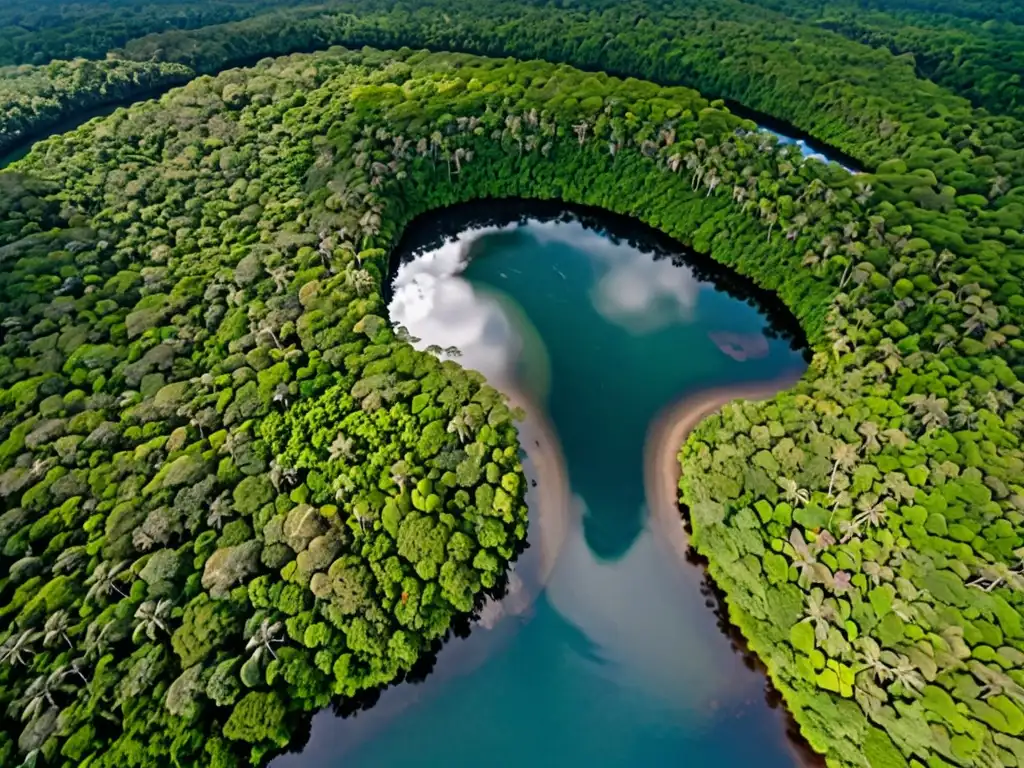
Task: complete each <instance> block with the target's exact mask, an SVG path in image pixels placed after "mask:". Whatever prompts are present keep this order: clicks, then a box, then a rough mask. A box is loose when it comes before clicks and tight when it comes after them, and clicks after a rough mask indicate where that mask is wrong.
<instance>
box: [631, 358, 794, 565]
mask: <svg viewBox="0 0 1024 768" xmlns="http://www.w3.org/2000/svg"><path fill="white" fill-rule="evenodd" d="M805 372H806V370H805V369H800V371H799V372H797V371H790V372H788V373H784V374H782V375H781V376H778V377H776V378H774V379H770V380H768V381H760V382H754V383H750V384H737V385H732V386H729V385H727V386H722V387H714V388H712V389H705V390H702V391H699V392H696V393H694V394H691V395H686V396H685V397H683V398H682V399H681V400H678V401H677V402H675V403H674V404H672V405H670V406H668V407H667V408H664V409H662V410H661V412H659V413H658V415H657V416H656V417H655V418H654V420H653V421H652V422H651V426H650V427H648V430H647V439H646V440H645V442H644V496H645V497H646V499H647V507H648V513H649V515H650V521H651V527H652V529H653V530H655V531H656V532H657V533H658V538H659V539H662V540H664V541H665V542H666V543H667V544H668V545H669V546H670V547H672V549H674V550H675V551H676V553H677V554H678V555H679V556H680V557H682V558H684V559H685V558H686V555H687V553H688V552H689V551H690V537H689V535H688V534H687V532H686V530H685V528H684V527H683V517H682V515H681V514H680V502H679V480H680V479H681V478H682V472H683V471H682V467H681V466H680V465H679V451H680V450H681V449H682V447H683V443H685V442H686V440H687V438H688V437H689V435H690V433H691V432H692V431H693V430H694V428H695V427H696V426H697V425H698V424H700V422H702V421H703V420H704V419H705V418H707V417H708V416H711V415H712V414H713V413H715V412H716V411H718V410H720V409H721V408H722V407H723V406H724V405H726V404H728V403H731V402H733V401H734V400H751V401H759V400H768V399H770V398H772V397H774V396H775V395H777V394H779V393H780V392H783V391H785V390H786V389H789V388H790V387H792V386H793V385H794V384H796V383H797V382H798V381H799V380H800V379H801V378H802V377H803V375H804V373H805Z"/></svg>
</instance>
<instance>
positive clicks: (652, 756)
mask: <svg viewBox="0 0 1024 768" xmlns="http://www.w3.org/2000/svg"><path fill="white" fill-rule="evenodd" d="M119 106H122V105H121V104H112V105H107V106H104V107H101V108H98V109H96V110H93V111H90V112H87V113H83V114H80V115H77V116H75V117H74V118H71V119H68V120H66V121H64V122H61V123H60V124H59V125H56V126H54V127H53V129H52V131H51V132H50V135H54V134H57V133H62V132H65V131H69V130H72V129H74V128H75V127H77V126H78V125H81V124H83V123H84V122H86V121H88V120H90V119H93V118H95V117H101V116H104V115H106V114H109V113H111V112H113V111H114V110H115V109H117V108H118V107H119ZM771 128H780V126H778V125H772V127H771ZM771 128H766V129H765V130H769V131H770V132H771V133H773V134H775V136H776V137H777V139H778V140H779V142H780V143H783V144H792V145H795V147H796V148H798V149H799V151H800V152H801V153H802V154H803V155H805V156H815V157H819V158H820V159H823V160H826V161H827V160H830V159H831V160H838V162H839V163H840V164H841V165H842V164H843V163H846V162H850V161H849V160H848V159H847V158H844V157H841V156H839V155H835V156H833V157H828V156H823V155H822V154H821V150H822V148H821V147H820V146H818V145H813V146H811V145H808V143H807V142H806V141H804V140H799V139H794V138H791V137H790V136H788V135H787V134H786V133H785V132H780V131H779V130H772V129H771ZM783 130H784V128H783ZM31 146H32V141H31V140H26V142H25V143H24V144H22V145H21V146H18V147H16V148H14V149H13V150H12V151H10V152H9V153H7V154H6V155H5V156H3V157H0V169H3V168H4V167H6V166H7V165H9V164H10V163H12V162H14V161H16V160H19V159H21V158H22V157H24V156H25V155H26V154H27V153H28V152H29V151H30V149H31ZM843 167H844V168H846V169H847V170H850V171H851V172H856V171H854V170H853V169H851V168H850V167H848V166H847V165H843ZM398 253H399V255H400V256H401V257H402V264H401V266H400V268H399V269H398V272H397V275H396V276H395V280H394V285H393V286H392V296H391V306H390V311H391V316H392V320H393V321H394V322H396V323H400V324H403V325H405V326H406V327H407V328H408V329H409V330H410V331H411V332H412V333H413V334H414V335H415V336H417V337H419V338H420V340H421V341H420V342H418V346H420V347H421V348H422V347H426V346H428V345H431V344H437V345H439V346H441V347H442V348H444V347H449V346H455V347H458V349H459V350H461V353H462V354H461V359H460V362H462V363H463V364H465V365H467V366H469V367H472V368H476V369H478V370H480V371H482V372H484V373H485V374H486V375H487V376H488V378H489V379H490V380H491V381H492V382H493V383H494V384H495V385H496V386H498V387H499V388H501V389H503V390H504V391H505V392H506V393H508V394H509V396H510V397H511V398H512V399H513V400H514V401H515V402H516V403H517V404H519V405H522V406H523V407H524V408H525V410H526V412H527V419H526V421H525V422H524V423H523V424H522V427H521V433H522V434H521V437H522V442H523V444H524V446H525V447H526V448H527V453H526V455H525V456H524V466H525V467H526V470H527V474H528V476H529V477H531V488H530V490H529V494H528V499H527V500H528V503H529V506H530V535H529V538H530V546H529V548H528V549H527V550H526V551H525V553H524V554H523V555H522V556H521V557H520V558H519V560H518V561H517V563H516V564H515V571H514V574H513V576H512V578H511V580H510V583H511V589H510V592H509V594H508V595H507V596H506V597H505V599H504V600H503V601H501V602H499V603H492V604H488V605H487V606H486V607H485V609H484V611H483V612H482V615H481V616H480V618H479V620H478V621H477V622H475V624H474V626H473V627H472V628H471V629H472V631H469V630H470V628H469V627H464V628H462V630H461V631H459V632H457V635H458V636H457V637H455V638H453V639H452V640H450V641H449V642H448V643H447V644H446V645H445V646H444V648H443V649H442V650H441V652H440V653H438V654H437V656H436V657H435V658H434V659H432V660H430V661H429V662H428V663H426V664H425V665H424V668H423V669H422V670H420V671H419V672H418V673H417V675H416V677H415V679H410V680H407V681H406V683H404V684H401V685H397V686H393V687H391V688H389V689H388V690H385V691H383V692H379V693H376V694H371V695H368V696H366V697H364V698H363V699H360V700H359V701H358V702H344V703H342V704H341V705H339V707H338V708H336V709H335V710H334V711H323V712H321V713H319V714H318V715H316V716H315V717H314V718H313V720H312V723H311V725H310V730H309V732H308V734H307V735H306V737H305V738H304V739H299V742H301V743H298V744H296V745H295V750H296V751H294V752H291V753H288V754H285V755H281V756H279V757H278V758H276V759H275V760H274V761H273V762H272V766H273V768H340V766H372V767H373V768H387V767H389V766H426V767H427V768H432V767H433V766H445V768H461V766H467V767H469V766H474V767H475V766H482V765H486V766H489V767H490V766H497V767H501V766H524V765H537V766H556V765H557V766H559V767H560V768H575V767H576V766H581V767H582V766H587V768H594V767H598V768H600V767H601V766H624V765H637V766H661V765H677V764H682V765H688V766H694V768H704V766H707V767H708V768H711V767H712V766H714V768H719V767H722V768H733V767H734V766H735V767H737V768H739V767H740V766H742V767H744V768H745V767H746V766H752V765H756V766H758V768H785V767H789V766H798V765H799V766H803V765H810V764H816V760H815V758H813V757H812V756H809V755H808V753H807V752H806V748H805V746H804V745H802V743H801V742H799V740H798V739H793V738H791V725H790V721H789V719H788V716H787V715H786V714H785V712H784V711H783V710H782V709H781V708H779V707H778V704H777V702H778V697H777V695H776V694H774V692H773V691H771V689H770V686H767V684H766V680H765V678H764V675H763V674H762V672H761V671H760V670H759V669H758V668H757V664H756V662H755V661H754V660H753V659H752V658H751V657H750V656H749V655H747V654H745V653H744V651H743V649H742V647H741V646H742V642H741V641H740V640H738V639H737V638H736V637H735V636H734V635H732V634H730V633H729V631H728V630H729V628H728V624H727V622H725V621H724V619H723V618H722V616H723V612H722V609H721V606H720V604H719V602H718V598H717V596H716V595H715V593H714V591H713V589H712V587H711V586H710V585H709V584H708V583H707V581H706V578H705V576H704V572H703V569H702V568H701V567H700V566H699V565H697V564H695V563H692V562H690V561H689V560H688V559H687V557H686V555H685V550H686V542H685V537H684V534H683V533H682V528H681V526H680V525H679V524H678V518H677V517H676V514H677V513H676V510H675V508H674V501H675V499H674V494H673V489H674V485H675V479H676V478H675V476H674V475H673V472H677V471H678V466H677V465H676V464H675V462H674V461H673V460H672V453H671V451H672V450H673V447H674V446H678V444H679V443H680V442H681V440H682V437H683V435H684V434H685V431H686V427H687V426H688V424H687V422H693V421H694V420H695V418H696V416H697V415H699V414H702V413H706V412H708V411H710V410H713V409H714V407H717V405H718V404H719V403H720V402H721V401H722V400H724V399H727V398H728V397H729V396H730V395H735V396H740V395H742V396H746V397H757V396H767V395H768V394H770V392H771V391H773V390H775V389H778V388H781V387H783V386H784V385H785V382H787V381H790V380H792V379H793V377H795V376H798V375H799V374H800V372H801V371H802V370H803V367H804V362H803V356H802V353H801V352H800V351H799V350H800V348H801V342H800V339H801V334H800V332H799V329H798V328H797V327H796V326H795V322H794V321H793V318H792V317H791V316H790V315H789V314H788V313H787V312H786V311H785V310H784V309H782V308H781V307H780V306H779V305H778V303H777V302H776V301H774V300H773V299H772V297H770V296H767V295H765V294H763V293H762V292H759V291H757V290H755V289H753V288H752V287H751V286H750V285H749V284H748V283H747V282H746V281H744V280H741V279H739V278H737V277H736V276H735V275H732V274H731V273H729V272H727V271H725V270H722V269H720V268H718V267H717V266H715V265H714V264H713V263H712V262H709V261H707V260H702V259H700V258H698V257H696V256H694V255H693V254H688V253H686V252H685V251H684V250H683V249H682V248H681V247H680V246H679V245H678V244H676V243H674V242H672V241H670V240H668V239H665V238H662V237H660V236H658V235H657V234H656V233H654V232H652V231H651V230H649V229H647V228H644V227H640V226H638V225H636V224H633V223H630V222H629V221H627V220H625V219H620V218H617V217H613V216H610V215H608V214H606V213H596V212H593V211H579V210H567V209H566V208H565V207H564V206H562V205H561V204H539V203H536V202H534V203H525V204H524V203H519V202H510V201H502V202H491V203H480V204H472V205H468V206H462V207H460V208H457V209H454V210H453V211H448V212H444V213H440V214H433V215H431V216H428V217H424V218H423V219H421V220H418V221H417V222H414V224H413V225H412V226H411V227H410V228H409V230H408V231H407V233H406V236H405V239H404V240H403V242H402V244H401V245H400V246H399V249H398ZM342 715H343V716H344V717H340V716H342ZM456 744H457V745H458V747H457V749H454V750H453V747H454V745H456Z"/></svg>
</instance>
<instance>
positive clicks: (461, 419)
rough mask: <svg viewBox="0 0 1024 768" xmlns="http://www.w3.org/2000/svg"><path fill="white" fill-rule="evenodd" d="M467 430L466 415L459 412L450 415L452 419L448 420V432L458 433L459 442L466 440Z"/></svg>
mask: <svg viewBox="0 0 1024 768" xmlns="http://www.w3.org/2000/svg"><path fill="white" fill-rule="evenodd" d="M469 431H470V430H469V425H468V424H466V417H465V416H463V415H462V414H461V413H458V414H456V415H455V416H454V417H452V420H451V421H450V422H448V432H449V434H450V433H453V432H454V433H458V435H459V442H460V443H465V442H466V436H467V435H468V434H469Z"/></svg>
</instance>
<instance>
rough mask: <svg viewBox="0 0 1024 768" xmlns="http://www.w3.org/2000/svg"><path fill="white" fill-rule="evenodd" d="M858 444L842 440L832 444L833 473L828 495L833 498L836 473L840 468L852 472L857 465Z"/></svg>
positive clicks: (830, 478) (829, 482) (829, 481)
mask: <svg viewBox="0 0 1024 768" xmlns="http://www.w3.org/2000/svg"><path fill="white" fill-rule="evenodd" d="M857 457H858V454H857V446H855V445H851V444H850V443H844V442H842V441H841V440H840V441H839V442H837V443H836V444H835V445H833V446H832V462H833V463H832V475H831V477H829V480H828V496H829V498H832V488H833V487H834V486H835V482H836V473H837V472H839V470H840V468H841V469H842V470H843V472H852V471H853V468H854V467H855V466H857Z"/></svg>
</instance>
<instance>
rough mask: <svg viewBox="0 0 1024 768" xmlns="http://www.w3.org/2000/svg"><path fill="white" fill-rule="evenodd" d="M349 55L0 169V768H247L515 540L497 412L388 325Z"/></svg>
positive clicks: (391, 669) (89, 130) (222, 91)
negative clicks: (25, 767)
mask: <svg viewBox="0 0 1024 768" xmlns="http://www.w3.org/2000/svg"><path fill="white" fill-rule="evenodd" d="M342 58H345V57H326V58H323V59H321V60H296V61H292V62H288V61H285V62H281V63H280V64H276V65H274V66H272V67H267V68H264V69H262V70H256V71H252V72H235V73H230V74H228V75H225V76H223V77H221V78H219V79H218V80H216V81H213V80H209V79H206V80H199V81H196V82H195V83H193V84H191V85H190V86H188V87H187V88H185V89H183V90H181V91H178V92H175V93H174V94H173V95H172V96H169V97H168V98H167V99H166V100H165V101H164V102H163V103H160V104H157V103H149V104H146V105H143V106H138V107H135V108H132V109H130V110H121V111H119V112H117V113H115V115H114V116H112V117H110V118H108V119H106V120H104V121H100V122H97V123H93V124H90V125H88V126H86V127H84V128H82V129H80V130H79V131H77V132H75V133H71V134H68V135H67V136H64V137H59V138H55V139H52V140H50V141H48V142H45V143H44V144H43V145H41V146H39V147H37V149H36V150H35V151H34V152H33V153H32V154H31V155H30V156H29V158H27V159H26V160H25V161H24V162H22V163H21V164H20V167H21V171H20V172H18V173H4V174H0V201H2V202H0V205H2V210H3V215H2V216H0V220H2V221H3V225H2V227H0V238H2V243H3V245H2V246H0V259H2V261H3V265H4V271H5V280H4V282H3V285H2V287H0V301H2V310H3V316H4V318H5V320H4V323H3V326H2V328H3V332H2V333H3V335H2V345H0V349H2V356H0V403H2V407H3V417H2V428H3V441H2V442H0V497H2V499H3V514H2V515H0V546H2V550H0V552H2V559H3V573H4V574H5V577H4V578H3V579H2V580H0V588H2V593H0V594H2V598H0V603H2V605H3V607H2V608H0V625H2V627H3V630H2V639H0V710H2V711H3V712H4V716H3V720H2V722H3V732H4V735H3V737H2V740H0V763H2V764H4V765H15V764H18V763H19V762H21V761H25V762H28V763H30V764H36V765H66V766H122V767H123V766H134V765H160V766H164V765H168V764H173V765H183V766H184V765H212V766H230V765H240V764H245V763H248V762H250V761H252V762H254V763H259V762H261V761H262V760H263V759H264V757H265V755H266V754H267V753H268V751H272V750H275V749H279V748H281V747H283V746H285V745H286V744H287V743H288V740H289V736H290V733H291V732H292V730H293V729H294V728H295V727H296V725H297V724H298V718H299V716H301V715H302V714H304V713H308V712H310V711H312V710H315V709H318V708H321V707H324V706H326V705H327V704H328V703H329V701H330V700H331V698H332V697H334V696H348V695H353V694H355V693H357V692H359V691H361V690H364V689H367V688H372V687H376V686H378V685H380V684H383V683H386V682H389V681H391V680H393V679H395V678H396V677H397V678H400V677H401V676H402V675H403V674H404V673H406V672H407V671H408V670H410V669H411V668H412V666H413V665H414V664H415V663H416V661H417V660H418V659H419V658H420V657H422V656H423V655H425V654H427V653H428V652H429V651H430V650H431V649H432V648H433V644H434V643H435V642H436V641H437V640H438V639H439V638H441V637H442V636H443V635H444V634H445V633H446V632H447V631H448V629H449V627H450V625H451V623H452V620H453V618H454V617H455V616H456V615H457V614H462V613H465V612H468V611H471V610H472V609H473V606H474V602H475V600H476V599H477V598H478V597H479V596H480V595H481V594H482V590H484V589H487V588H491V587H497V586H498V585H499V582H500V581H501V580H502V578H503V574H504V572H505V569H506V567H507V564H508V562H509V560H510V559H511V558H512V557H513V556H514V554H515V551H516V548H517V546H518V542H520V541H521V540H522V539H523V538H524V536H525V524H526V510H525V506H524V503H523V490H524V484H523V478H522V471H521V468H520V465H519V446H518V443H517V440H516V432H515V429H514V427H513V426H512V424H511V422H510V416H511V414H510V412H509V409H508V406H507V405H505V403H504V401H503V398H502V397H501V396H500V395H499V394H498V393H497V392H496V391H495V390H494V389H492V388H491V387H489V386H487V385H486V384H484V383H483V381H482V379H481V377H480V376H479V375H477V374H473V373H470V372H467V371H464V370H463V369H461V368H460V367H459V366H458V365H457V364H456V363H454V362H451V361H448V362H441V361H440V360H438V359H437V358H436V357H434V356H433V355H430V354H426V353H419V352H416V351H415V350H414V349H413V348H412V347H411V346H410V345H409V344H408V343H407V342H406V341H403V340H402V339H401V338H398V337H396V336H395V334H394V333H393V332H392V331H391V329H390V328H389V326H388V324H387V322H386V320H385V319H384V305H383V304H382V301H381V280H382V279H383V276H384V275H385V274H386V272H387V264H386V253H385V251H383V250H381V249H380V248H378V247H376V246H378V245H386V244H388V243H389V242H390V241H391V239H392V237H393V234H394V232H395V231H396V230H395V225H394V224H392V223H390V222H389V223H387V224H385V223H384V222H383V220H382V214H383V212H384V207H385V204H386V202H387V201H388V199H389V197H390V196H391V195H392V194H394V192H393V191H388V190H386V189H385V188H384V187H383V186H382V185H381V180H382V177H381V173H382V171H381V165H380V163H379V162H376V161H374V162H373V163H370V162H369V161H368V158H367V155H365V154H362V155H360V154H358V153H352V152H348V151H347V148H348V147H351V146H352V145H353V144H354V143H357V142H359V141H363V140H364V139H363V137H362V133H363V132H364V131H367V130H369V129H370V128H372V125H371V124H370V123H369V122H367V121H366V120H364V119H362V118H361V116H360V114H359V113H358V112H357V111H355V110H354V109H353V107H352V105H351V101H350V100H351V98H352V96H353V95H355V94H358V93H359V92H360V91H361V90H362V89H365V88H368V87H370V88H372V86H370V85H369V79H368V78H370V75H369V73H368V70H367V69H366V68H364V67H354V66H352V67H350V66H347V65H346V64H344V63H343V61H342V60H341V59H342ZM349 58H352V59H353V61H355V62H357V63H358V61H359V57H358V56H354V57H349ZM378 58H379V57H378ZM318 88H320V90H317V89H318ZM335 92H337V94H338V96H337V98H338V102H337V103H336V104H332V105H331V109H330V110H328V109H327V108H326V107H327V105H328V102H329V97H330V96H331V95H332V94H333V93H335ZM307 99H310V100H311V101H312V102H313V104H316V103H320V104H322V105H323V106H322V107H320V108H318V107H316V106H313V105H311V106H309V107H308V108H306V109H305V110H304V111H303V114H301V115H300V114H298V113H297V112H296V110H297V109H299V108H301V107H302V105H303V104H304V103H305V102H306V100H307ZM300 118H301V119H300ZM324 121H328V122H329V124H330V126H331V127H330V130H329V131H328V129H327V127H326V125H325V123H324ZM328 133H330V136H331V139H330V141H326V138H325V137H326V136H327V134H328ZM339 147H345V148H346V151H341V152H338V154H337V157H335V156H334V152H335V151H337V148H339ZM318 155H319V157H320V160H319V161H315V162H314V159H315V158H317V157H318ZM328 155H329V157H328ZM328 160H329V162H327V161H328ZM431 168H433V166H431ZM390 172H391V171H390V170H389V173H390ZM318 173H319V174H328V175H329V179H325V178H322V177H318V176H317V174H318ZM328 180H330V185H331V187H332V188H333V189H335V190H336V191H337V194H336V195H334V196H331V192H329V191H328V188H327V187H325V186H324V185H323V182H325V181H328ZM328 198H330V199H328ZM455 352H456V351H455V350H452V351H451V353H452V354H454V353H455ZM33 761H34V762H33Z"/></svg>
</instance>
